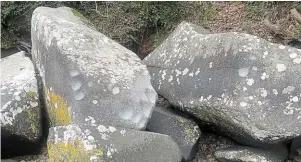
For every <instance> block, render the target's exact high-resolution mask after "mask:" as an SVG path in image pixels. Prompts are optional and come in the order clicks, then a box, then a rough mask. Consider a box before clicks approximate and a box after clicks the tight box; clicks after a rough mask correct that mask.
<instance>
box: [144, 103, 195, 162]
mask: <svg viewBox="0 0 301 162" xmlns="http://www.w3.org/2000/svg"><path fill="white" fill-rule="evenodd" d="M146 129H147V130H149V131H151V132H156V133H160V134H166V135H169V136H170V137H171V138H172V139H173V140H174V141H175V142H176V143H177V144H178V145H179V147H180V149H181V150H182V153H183V157H184V159H185V160H186V161H189V160H192V159H193V158H194V157H195V155H196V153H197V149H198V145H197V142H198V139H199V137H200V135H201V131H200V129H199V127H198V125H197V124H196V123H195V122H194V121H193V120H191V119H189V118H186V117H184V116H181V115H180V114H177V113H175V112H174V111H173V110H171V109H169V108H162V107H156V108H155V109H154V112H153V114H152V117H151V119H150V121H149V122H148V124H147V126H146Z"/></svg>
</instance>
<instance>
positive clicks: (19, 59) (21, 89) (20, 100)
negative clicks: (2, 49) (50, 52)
mask: <svg viewBox="0 0 301 162" xmlns="http://www.w3.org/2000/svg"><path fill="white" fill-rule="evenodd" d="M0 120H1V139H2V143H1V152H2V157H4V156H6V155H7V154H8V153H9V154H10V153H12V154H14V153H13V152H15V153H16V154H22V153H30V151H32V150H29V149H28V148H30V147H31V146H33V145H35V143H37V142H38V141H39V140H40V138H41V136H42V121H41V120H42V119H41V108H40V104H39V94H38V86H37V80H36V76H35V70H34V66H33V64H32V62H31V60H30V59H29V58H28V57H25V53H24V52H19V53H16V54H14V55H11V56H8V57H6V58H2V59H1V117H0ZM20 145H21V146H20ZM21 147H22V149H21ZM23 147H24V148H23ZM19 148H20V149H19ZM7 156H9V155H7Z"/></svg>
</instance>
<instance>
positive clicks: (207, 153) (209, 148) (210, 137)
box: [192, 133, 237, 162]
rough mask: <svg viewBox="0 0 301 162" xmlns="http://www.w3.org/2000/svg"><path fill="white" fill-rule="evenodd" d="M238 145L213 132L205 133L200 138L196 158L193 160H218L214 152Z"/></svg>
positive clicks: (201, 161) (212, 161)
mask: <svg viewBox="0 0 301 162" xmlns="http://www.w3.org/2000/svg"><path fill="white" fill-rule="evenodd" d="M233 146H237V144H236V143H235V142H233V141H231V140H230V139H228V138H226V137H223V136H220V135H217V134H212V133H203V134H202V135H201V137H200V140H199V148H198V153H197V156H196V158H195V159H194V160H193V161H192V162H217V160H216V158H215V156H214V154H215V152H216V151H217V150H221V149H226V148H230V147H233Z"/></svg>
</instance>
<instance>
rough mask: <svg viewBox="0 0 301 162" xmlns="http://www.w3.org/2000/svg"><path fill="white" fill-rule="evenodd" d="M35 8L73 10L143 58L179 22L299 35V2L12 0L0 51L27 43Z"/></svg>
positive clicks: (5, 10)
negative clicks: (268, 26) (292, 13)
mask: <svg viewBox="0 0 301 162" xmlns="http://www.w3.org/2000/svg"><path fill="white" fill-rule="evenodd" d="M38 6H47V7H60V6H67V7H71V8H74V9H76V10H77V11H79V12H80V13H82V14H83V15H84V16H85V17H86V18H88V19H89V20H90V21H91V22H92V23H93V24H94V26H95V27H96V29H97V30H99V31H100V32H102V33H104V34H105V35H107V36H109V37H110V38H112V39H114V40H116V41H117V42H119V43H120V44H122V45H124V46H125V47H127V48H129V49H130V50H132V51H134V52H136V53H138V54H141V55H146V54H148V53H149V52H151V51H152V50H153V49H154V48H155V47H156V46H158V45H159V44H160V43H161V42H162V40H164V38H165V37H166V36H167V35H168V33H170V32H171V31H172V30H173V28H174V27H175V26H177V25H178V24H179V23H180V22H181V21H183V20H186V21H190V22H192V23H195V24H198V25H202V26H203V27H205V28H208V29H210V30H212V31H213V32H227V31H239V32H247V33H250V34H255V35H258V36H261V37H264V38H266V39H268V38H270V36H275V35H273V34H272V33H269V32H268V31H267V30H263V29H262V26H260V23H261V22H262V21H263V18H266V17H270V19H271V21H272V22H274V23H276V24H277V23H278V24H280V25H283V28H284V29H285V30H286V28H288V25H290V36H291V37H295V38H300V37H301V27H300V24H296V23H295V22H293V21H291V19H288V18H286V17H287V15H288V12H289V10H290V9H291V8H292V7H295V8H297V9H298V10H299V12H301V3H300V2H196V1H194V2H170V1H169V2H163V1H162V2H154V1H143V2H141V1H140V2H138V1H136V2H133V1H132V2H129V1H128V2H116V1H115V2H114V1H113V2H110V1H106V2H101V1H89V2H80V1H77V2H70V1H63V2H60V1H55V2H49V1H48V2H46V1H42V2H39V1H38V2H26V1H14V2H1V48H10V47H13V46H15V45H16V44H17V43H18V42H19V41H25V42H30V21H31V16H32V12H33V11H34V9H35V8H37V7H38ZM225 8H226V9H225ZM229 12H230V13H229ZM231 12H233V13H231ZM236 12H237V13H236ZM231 14H233V15H231ZM239 15H242V16H239ZM231 23H232V24H231ZM235 23H237V24H235ZM258 24H259V25H258ZM287 24H288V25H287ZM235 25H236V26H238V27H237V28H235ZM292 25H293V27H291V26H292Z"/></svg>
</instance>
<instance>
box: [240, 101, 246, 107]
mask: <svg viewBox="0 0 301 162" xmlns="http://www.w3.org/2000/svg"><path fill="white" fill-rule="evenodd" d="M239 105H240V106H241V107H246V106H247V103H246V102H240V103H239Z"/></svg>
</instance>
